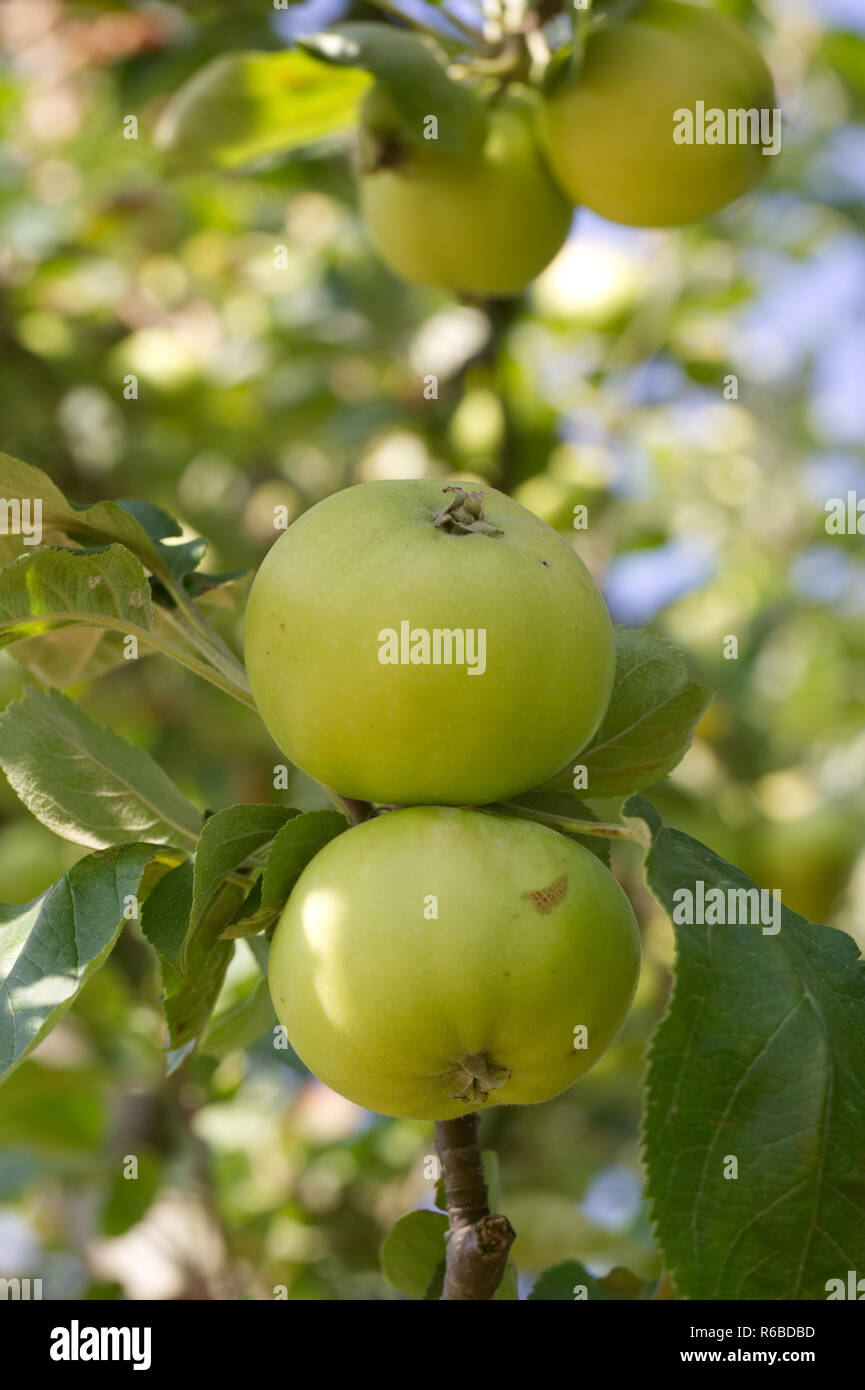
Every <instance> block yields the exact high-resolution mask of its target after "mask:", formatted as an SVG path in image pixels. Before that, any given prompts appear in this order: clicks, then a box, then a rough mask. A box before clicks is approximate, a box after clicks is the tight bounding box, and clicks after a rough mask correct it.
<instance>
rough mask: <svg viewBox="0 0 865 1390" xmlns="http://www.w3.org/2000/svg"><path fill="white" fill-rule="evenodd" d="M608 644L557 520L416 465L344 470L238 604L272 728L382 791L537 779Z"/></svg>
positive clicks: (422, 795) (429, 791) (500, 785)
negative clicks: (349, 477)
mask: <svg viewBox="0 0 865 1390" xmlns="http://www.w3.org/2000/svg"><path fill="white" fill-rule="evenodd" d="M481 512H482V513H483V515H479V513H481ZM614 647H615V644H614V638H613V631H612V626H611V624H610V619H609V616H608V614H607V610H606V608H605V606H604V601H603V599H602V598H601V595H600V594H599V592H598V590H597V588H596V587H595V585H594V583H593V581H592V578H591V576H590V574H589V572H588V570H587V569H586V567H585V565H584V564H583V562H582V560H581V559H580V558H579V556H578V555H577V553H576V551H574V550H572V549H571V547H570V546H569V545H568V543H567V542H566V541H565V540H563V539H562V537H561V536H560V535H558V533H557V532H555V531H553V530H551V529H550V527H548V526H547V525H546V524H545V523H544V522H542V521H539V520H538V518H537V517H535V516H533V515H532V514H531V513H530V512H527V511H525V510H524V508H522V507H521V506H520V505H519V504H518V503H517V502H514V501H513V500H512V499H511V498H509V497H506V496H504V495H503V494H502V493H500V492H496V491H495V490H494V489H492V488H484V489H483V490H482V492H478V493H469V494H467V493H466V492H465V491H464V490H463V489H447V488H443V487H442V484H441V483H438V482H432V481H407V482H374V483H361V484H359V485H358V486H356V487H352V488H348V489H346V490H345V491H343V492H338V493H335V494H334V495H333V496H331V497H328V498H326V499H325V500H324V501H323V502H319V503H318V505H317V506H315V507H313V508H312V509H311V510H310V511H308V512H305V513H304V515H303V516H301V517H300V518H299V519H298V520H297V521H295V522H294V523H293V525H292V526H290V527H289V529H288V530H287V531H286V532H285V534H284V535H283V536H281V537H280V539H279V540H278V541H277V542H276V544H275V545H274V546H273V547H272V548H271V550H270V551H269V553H268V554H267V555H266V556H265V559H264V561H263V563H262V565H261V568H260V569H259V572H258V574H257V575H256V578H255V580H254V582H253V586H252V589H251V592H250V597H249V605H248V609H247V614H246V632H245V648H246V662H247V668H248V671H249V679H250V683H251V686H252V692H253V695H254V696H255V699H256V702H257V704H258V708H259V710H260V712H261V715H262V717H263V719H264V721H265V723H266V724H267V726H268V728H269V730H270V732H271V734H272V735H273V737H274V739H275V741H276V743H277V744H278V745H279V747H280V748H281V749H282V750H283V752H285V753H286V754H287V755H288V757H289V758H290V759H291V760H292V762H294V763H296V764H297V766H298V767H300V768H302V769H303V770H304V772H307V773H308V774H309V775H310V776H311V777H315V778H317V779H318V780H319V781H320V782H323V783H324V785H325V786H327V787H330V788H331V789H333V790H335V791H337V792H340V793H342V794H343V795H345V796H350V797H356V798H359V799H361V800H364V801H373V802H378V803H380V804H385V805H393V804H403V805H405V804H416V803H433V804H443V803H448V804H452V805H484V804H486V803H487V802H491V801H499V800H502V799H503V798H507V797H509V796H513V795H516V794H517V793H518V792H521V791H527V790H528V789H529V788H530V787H534V786H537V785H539V784H540V783H541V782H545V781H547V780H548V779H549V778H550V777H552V776H553V775H554V774H555V773H556V772H558V771H559V770H560V769H561V768H562V767H563V766H564V765H565V764H566V763H567V762H568V761H569V759H570V758H571V757H572V756H573V755H574V754H576V753H577V752H579V750H580V749H581V748H583V747H585V745H586V744H587V743H588V741H589V739H590V738H591V736H592V734H593V733H594V731H595V729H596V728H597V726H598V724H599V723H600V721H601V718H602V716H603V714H604V711H605V709H606V706H607V703H608V700H609V696H610V691H611V688H612V681H613V675H614V670H615V649H614Z"/></svg>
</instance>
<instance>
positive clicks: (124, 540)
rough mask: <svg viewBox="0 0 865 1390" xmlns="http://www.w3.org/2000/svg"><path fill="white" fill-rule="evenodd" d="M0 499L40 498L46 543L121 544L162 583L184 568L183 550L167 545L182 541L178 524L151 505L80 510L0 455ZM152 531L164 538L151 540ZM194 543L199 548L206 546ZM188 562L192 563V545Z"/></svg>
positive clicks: (32, 471)
mask: <svg viewBox="0 0 865 1390" xmlns="http://www.w3.org/2000/svg"><path fill="white" fill-rule="evenodd" d="M0 495H2V496H4V497H7V498H8V497H21V498H24V497H30V498H34V499H36V498H38V499H39V500H40V501H41V503H42V529H43V537H44V539H47V540H55V541H61V542H62V541H65V540H72V541H73V542H74V543H75V544H77V545H82V546H106V545H111V544H112V542H119V543H120V544H121V545H124V546H125V547H126V549H127V550H131V551H132V554H133V555H136V556H137V557H138V559H139V560H140V561H141V563H142V564H143V565H144V566H145V567H146V568H147V569H148V570H150V572H151V573H152V574H155V575H156V576H157V578H159V579H161V580H162V581H163V583H165V582H166V581H167V582H172V581H173V579H174V577H175V573H176V571H177V569H178V565H179V559H178V556H177V554H175V551H176V550H179V551H180V552H181V554H183V553H184V547H183V546H181V547H174V546H170V545H165V544H164V539H165V538H166V537H168V536H180V535H181V534H182V531H181V528H180V526H179V525H178V523H177V522H176V521H173V520H172V519H171V517H169V516H168V515H167V513H166V512H163V511H162V509H161V508H159V507H154V506H153V505H152V504H151V503H142V502H138V501H132V502H130V501H126V502H95V503H94V504H93V505H92V506H78V505H76V504H75V503H73V502H69V501H67V499H66V497H65V496H64V495H63V493H62V492H61V490H60V488H59V487H58V486H57V484H56V483H54V482H53V481H52V479H51V478H49V476H48V474H47V473H43V472H42V470H41V469H40V468H34V467H33V465H32V464H29V463H24V462H22V460H21V459H16V458H13V457H12V455H11V454H4V453H0ZM133 512H134V513H136V514H133ZM139 518H141V519H139ZM148 526H150V527H152V528H153V530H154V531H155V532H158V533H159V534H158V535H156V536H154V535H151V533H150V530H148ZM189 544H191V545H196V546H199V547H200V546H201V544H202V542H200V541H197V542H190V543H189ZM185 557H186V560H187V561H188V560H189V557H190V551H189V549H188V546H187V548H186V549H185ZM180 567H181V568H183V566H182V565H181V566H180Z"/></svg>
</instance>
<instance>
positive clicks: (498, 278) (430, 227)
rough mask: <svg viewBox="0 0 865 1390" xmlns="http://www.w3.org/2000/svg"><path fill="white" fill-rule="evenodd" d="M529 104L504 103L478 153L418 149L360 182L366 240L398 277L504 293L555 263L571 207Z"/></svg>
mask: <svg viewBox="0 0 865 1390" xmlns="http://www.w3.org/2000/svg"><path fill="white" fill-rule="evenodd" d="M536 124H537V112H536V107H535V104H534V103H533V102H531V101H529V100H526V99H523V98H522V97H512V98H507V99H505V100H503V101H502V102H500V103H499V104H498V105H496V106H493V107H491V108H490V109H489V112H488V121H487V131H486V138H485V140H484V141H483V144H482V147H481V149H480V150H479V151H478V152H471V153H469V154H464V155H450V154H447V153H445V152H441V151H439V150H437V149H436V148H435V146H434V142H430V149H429V150H428V151H427V150H424V149H420V150H419V151H418V152H414V151H413V152H412V153H409V154H407V155H406V157H405V159H404V160H403V161H402V162H401V163H400V164H399V166H398V167H395V168H392V169H391V168H382V169H377V170H375V171H374V172H372V173H368V174H365V175H363V176H362V177H361V181H360V207H361V213H362V215H363V219H364V222H365V223H366V227H367V230H368V232H369V236H370V239H371V241H372V244H373V246H374V248H375V250H376V252H377V253H378V255H379V256H380V258H381V259H382V260H383V261H384V263H385V265H387V266H388V267H389V268H390V269H391V270H392V271H394V273H395V274H397V275H399V276H400V277H401V278H402V279H403V280H408V281H411V282H412V283H413V284H418V285H434V286H439V287H441V288H443V289H450V290H463V291H467V292H469V293H472V294H479V295H492V296H496V295H511V294H516V293H518V291H520V290H521V289H523V288H524V287H525V286H526V285H527V284H528V283H529V281H531V280H533V279H534V278H535V276H536V275H538V274H539V273H540V271H542V270H543V269H544V267H545V266H547V265H548V264H549V262H550V261H551V260H552V259H553V257H554V256H555V254H556V252H557V251H558V250H559V249H560V247H561V245H562V243H563V242H564V240H565V238H566V236H567V234H568V229H569V227H570V223H571V217H572V208H571V207H570V204H569V203H568V201H567V199H566V198H565V197H564V195H563V193H562V192H561V190H560V189H559V187H558V186H557V184H556V183H555V181H554V179H553V178H552V177H551V175H550V172H549V170H548V169H547V167H546V164H545V162H544V159H543V156H542V154H541V150H540V146H539V143H538V138H537V131H536Z"/></svg>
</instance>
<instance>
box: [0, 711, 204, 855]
mask: <svg viewBox="0 0 865 1390" xmlns="http://www.w3.org/2000/svg"><path fill="white" fill-rule="evenodd" d="M0 767H2V768H3V771H4V772H5V773H6V776H7V777H8V779H9V782H10V784H11V785H12V787H13V788H14V790H15V791H16V792H17V793H18V796H19V797H20V798H21V800H22V801H23V802H24V805H25V806H26V807H27V809H28V810H29V811H31V812H32V813H33V815H34V816H35V817H36V819H37V820H40V821H41V822H42V824H43V825H47V826H48V828H49V829H50V830H53V831H54V832H55V833H56V834H57V835H62V836H63V837H64V838H65V839H67V840H74V841H75V842H76V843H77V844H82V845H91V846H93V847H95V848H103V847H105V846H108V845H124V844H130V843H134V842H136V841H139V840H147V841H149V842H150V843H152V844H160V845H174V846H178V847H181V848H188V847H189V845H190V843H194V842H195V841H196V840H197V838H198V832H199V827H200V824H201V817H200V815H199V813H198V811H196V809H195V807H194V806H193V805H192V804H191V803H190V802H189V801H187V800H186V798H185V796H183V795H182V794H181V792H179V791H178V790H177V788H176V787H175V785H174V783H173V782H172V781H171V780H170V779H169V778H168V777H166V775H165V773H164V772H163V771H162V769H161V768H160V767H159V766H158V765H157V764H156V763H155V762H154V761H153V759H152V758H151V757H150V755H149V754H148V753H145V752H144V750H143V749H141V748H136V747H134V745H133V744H131V743H127V742H126V740H125V739H122V738H121V737H120V736H119V735H118V734H115V733H113V732H112V731H111V730H110V729H103V728H101V727H100V725H98V724H94V723H93V722H92V721H91V720H90V719H88V718H87V716H86V715H85V714H83V713H82V711H81V710H80V709H79V708H78V707H77V705H74V704H73V703H72V701H71V700H67V699H65V698H64V696H62V695H58V694H57V693H56V692H54V691H50V692H46V691H40V690H36V689H34V688H33V687H32V686H31V687H28V689H27V690H25V692H24V695H23V696H22V698H21V699H20V700H15V701H13V702H12V703H11V704H9V705H7V706H6V708H5V710H4V711H3V713H2V714H0Z"/></svg>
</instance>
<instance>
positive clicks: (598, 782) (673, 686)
mask: <svg viewBox="0 0 865 1390" xmlns="http://www.w3.org/2000/svg"><path fill="white" fill-rule="evenodd" d="M711 699H712V692H711V691H710V690H706V689H704V688H703V687H702V686H700V685H697V684H696V683H695V682H694V681H692V680H691V679H690V677H689V675H688V672H687V668H686V666H685V660H684V657H683V656H682V653H681V652H680V651H679V650H678V649H677V648H676V647H674V646H672V645H671V644H670V643H669V642H665V641H664V640H663V639H662V638H660V637H654V636H653V635H652V634H651V633H648V632H642V631H634V630H632V629H630V628H624V627H617V628H616V675H615V681H614V684H613V693H612V695H611V697H610V703H609V705H608V707H607V712H606V714H605V715H604V719H603V722H602V724H601V727H600V729H599V730H598V732H597V733H596V734H595V736H594V738H593V739H592V741H591V743H590V744H589V745H588V747H587V748H585V749H583V751H582V752H581V753H579V754H578V756H577V758H576V759H575V764H577V765H582V766H585V767H586V769H587V772H588V786H586V787H585V788H584V789H583V791H582V795H583V796H586V797H587V798H588V799H589V800H590V801H598V800H603V799H604V798H606V797H624V796H628V795H629V794H630V793H631V792H636V791H640V790H642V788H643V787H648V786H650V785H651V783H653V782H657V781H659V780H660V779H661V778H662V777H666V776H667V773H668V772H671V771H672V769H673V768H674V767H675V766H676V764H677V763H678V762H679V761H680V760H681V758H682V757H683V756H684V754H685V752H686V751H687V749H688V747H689V745H690V743H691V740H692V738H693V736H694V729H695V728H696V726H697V721H698V720H699V718H700V715H701V714H702V713H703V711H704V710H705V709H706V708H707V706H708V705H709V702H710V701H711ZM548 786H549V787H553V788H556V789H557V790H571V789H573V772H572V769H571V768H570V767H567V768H564V769H563V770H562V772H560V773H559V774H558V776H556V777H554V778H553V779H552V781H551V782H550V783H548Z"/></svg>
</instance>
